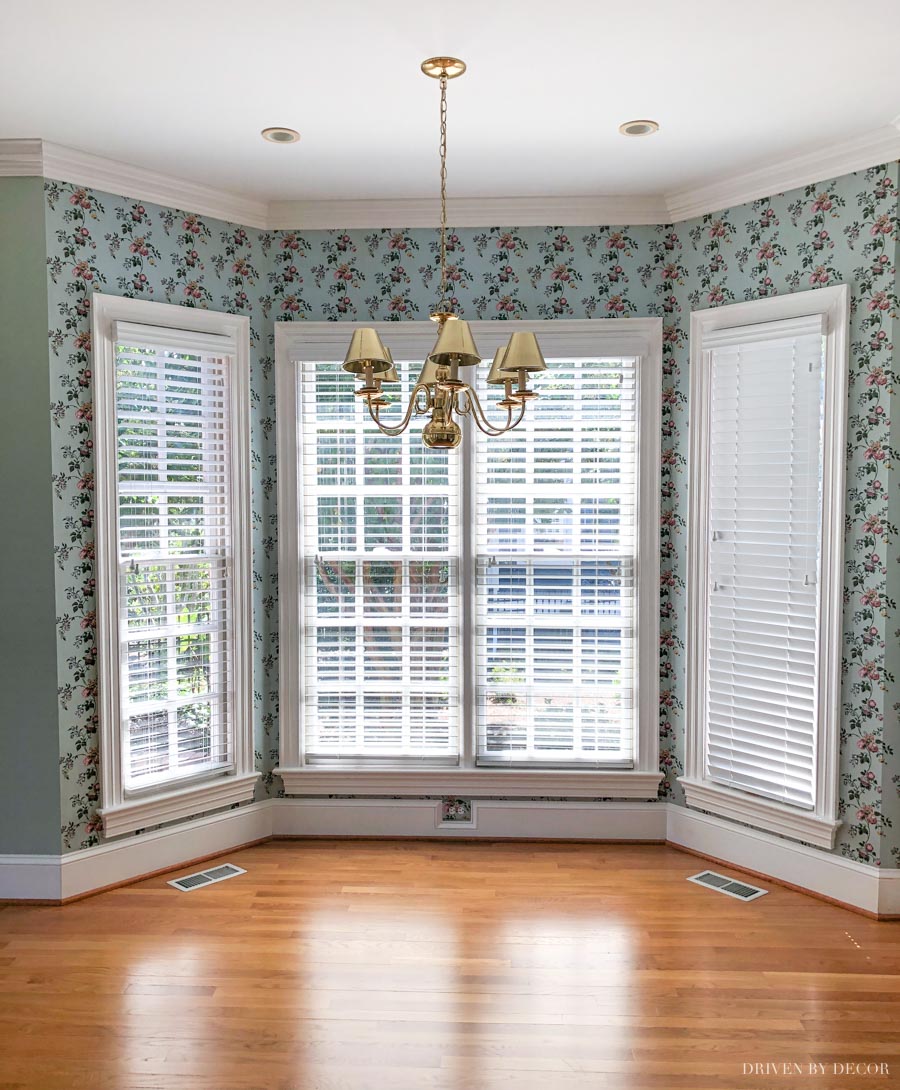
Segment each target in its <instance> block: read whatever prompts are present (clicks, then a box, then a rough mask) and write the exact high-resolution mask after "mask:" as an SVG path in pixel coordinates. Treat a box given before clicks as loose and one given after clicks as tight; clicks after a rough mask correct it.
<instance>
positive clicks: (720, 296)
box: [706, 284, 725, 303]
mask: <svg viewBox="0 0 900 1090" xmlns="http://www.w3.org/2000/svg"><path fill="white" fill-rule="evenodd" d="M706 298H707V301H708V302H710V303H722V302H724V300H725V293H724V292H723V291H722V289H721V287H719V285H718V284H716V285H715V286H714V287H712V288H710V290H709V292H708V293H707V296H706Z"/></svg>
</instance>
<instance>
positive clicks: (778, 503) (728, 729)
mask: <svg viewBox="0 0 900 1090" xmlns="http://www.w3.org/2000/svg"><path fill="white" fill-rule="evenodd" d="M713 336H714V337H715V338H716V339H715V340H713V342H712V344H713V347H711V359H710V365H711V371H710V380H711V385H710V390H711V394H710V450H709V522H708V526H709V542H708V548H709V572H708V579H709V586H708V622H707V623H708V661H707V681H706V684H707V693H706V698H707V767H708V775H709V777H710V778H711V779H713V780H715V781H717V782H719V783H723V784H727V785H729V786H731V787H736V788H740V789H742V790H745V791H750V792H752V793H755V794H758V795H764V796H766V797H767V798H773V799H777V800H779V801H781V802H785V803H789V804H793V805H795V806H799V807H805V808H809V807H812V806H813V804H814V791H815V751H814V750H815V737H816V729H815V726H816V689H817V631H818V624H817V612H818V601H819V552H820V539H821V482H822V411H823V392H824V386H823V383H824V350H823V337H822V325H821V319H820V318H819V317H818V316H817V317H816V318H815V319H812V320H810V319H801V320H798V321H797V322H795V323H791V322H781V323H777V324H773V325H772V326H769V327H767V326H755V327H751V328H750V329H749V330H747V331H741V330H728V331H721V332H720V333H719V334H717V335H713ZM705 347H710V345H709V343H708V342H707V344H705Z"/></svg>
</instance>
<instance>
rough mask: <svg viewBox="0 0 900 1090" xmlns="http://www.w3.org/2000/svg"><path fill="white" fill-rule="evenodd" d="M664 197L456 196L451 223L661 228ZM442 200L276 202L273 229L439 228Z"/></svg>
mask: <svg viewBox="0 0 900 1090" xmlns="http://www.w3.org/2000/svg"><path fill="white" fill-rule="evenodd" d="M668 215H669V214H668V209H667V208H666V203H665V200H664V199H663V198H662V197H661V196H650V197H644V196H634V197H628V196H618V197H617V196H609V197H600V196H598V197H480V198H478V197H476V198H468V197H456V198H453V197H451V198H450V199H449V200H448V201H447V220H448V222H449V223H451V224H452V225H453V226H454V227H492V226H495V225H497V224H502V225H503V226H508V225H511V224H515V225H516V226H517V227H545V226H547V225H548V224H553V225H555V224H559V225H563V226H566V227H594V226H597V225H598V224H630V225H638V224H656V223H664V222H667V221H668ZM440 222H441V205H440V201H438V200H437V198H434V199H432V198H430V197H429V198H425V199H413V200H384V201H379V200H371V201H370V200H364V201H273V202H272V203H271V204H270V205H269V227H270V228H273V229H277V228H282V227H284V228H299V229H301V230H302V229H306V230H308V231H317V230H325V229H331V228H336V227H344V228H347V229H348V230H352V229H354V228H356V229H363V228H366V229H368V228H376V227H437V226H438V225H439V224H440Z"/></svg>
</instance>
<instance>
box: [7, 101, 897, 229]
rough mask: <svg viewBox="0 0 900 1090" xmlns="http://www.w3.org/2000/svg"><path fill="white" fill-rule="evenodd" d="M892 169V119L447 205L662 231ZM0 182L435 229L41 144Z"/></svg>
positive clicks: (10, 156)
mask: <svg viewBox="0 0 900 1090" xmlns="http://www.w3.org/2000/svg"><path fill="white" fill-rule="evenodd" d="M895 159H900V115H898V116H897V117H896V118H894V120H893V121H892V122H891V124H889V125H884V126H882V127H881V128H880V129H875V130H873V131H872V132H869V133H866V134H864V135H863V136H859V137H856V138H854V139H852V140H846V141H844V142H843V143H840V144H833V145H830V146H829V147H826V148H822V149H820V150H818V151H815V152H809V153H807V154H804V155H798V156H793V157H791V158H789V159H781V160H779V161H778V162H773V163H770V164H769V165H767V166H762V167H758V168H756V169H754V170H751V171H747V172H744V173H741V174H736V175H731V176H729V177H727V178H722V179H720V180H718V181H716V182H711V183H708V184H703V185H698V186H692V187H686V188H684V189H681V190H677V191H675V192H671V193H668V194H658V195H656V196H605V197H604V196H595V197H497V198H493V197H491V198H465V197H463V198H451V199H450V200H449V201H448V204H447V208H448V218H449V220H450V222H451V223H452V224H453V226H454V227H491V226H495V225H503V226H509V225H513V224H515V225H516V226H518V227H544V226H548V225H553V224H561V225H564V226H567V227H594V226H605V225H609V224H627V225H631V226H638V225H641V224H649V225H656V224H668V223H678V222H681V221H682V220H688V219H693V218H694V217H695V216H702V215H704V214H705V213H708V212H718V211H722V210H723V209H726V208H733V207H735V206H736V205H740V204H747V203H748V202H750V201H754V200H757V199H759V198H760V197H768V196H772V195H774V194H776V193H783V192H785V191H786V190H789V189H796V188H798V187H800V186H804V185H809V184H811V183H814V182H820V181H824V180H826V179H828V178H836V177H840V176H841V175H843V174H850V173H852V172H853V171H856V170H865V169H866V168H868V167H872V166H878V165H879V164H881V163H885V162H890V161H892V160H895ZM0 177H44V178H52V179H54V180H57V181H65V182H70V183H72V184H74V185H83V186H86V187H89V188H91V189H98V190H101V191H102V192H105V193H112V194H115V195H116V196H123V197H130V198H132V199H135V200H141V201H148V202H150V201H152V202H153V203H155V204H161V205H164V206H166V207H170V208H179V209H183V210H184V211H188V212H196V213H198V214H200V215H203V216H212V217H214V218H215V219H222V220H225V221H227V222H230V223H239V224H241V225H243V226H246V227H256V228H262V229H268V230H278V229H281V228H290V229H294V230H298V229H299V230H307V231H317V230H328V229H335V228H346V229H348V230H350V229H357V230H358V229H374V228H382V227H391V226H394V227H436V226H437V225H438V223H439V221H440V204H439V202H438V201H437V200H436V199H432V198H427V199H412V200H361V201H345V200H334V201H332V200H324V201H272V202H269V203H267V202H266V201H263V200H257V199H254V198H252V197H246V196H242V195H240V194H238V193H231V192H229V191H227V190H223V189H215V188H213V187H211V186H205V185H200V184H198V183H197V182H190V181H186V180H185V179H183V178H177V177H175V176H173V175H169V174H162V173H159V172H157V171H153V170H147V169H145V168H144V167H136V166H132V165H130V164H127V163H120V162H117V161H116V160H114V159H105V158H103V157H101V156H98V155H90V154H88V153H87V152H82V151H77V150H76V149H74V148H68V147H64V146H63V145H61V144H53V143H50V142H49V141H46V140H40V139H16V140H0Z"/></svg>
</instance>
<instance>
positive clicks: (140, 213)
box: [131, 204, 147, 223]
mask: <svg viewBox="0 0 900 1090" xmlns="http://www.w3.org/2000/svg"><path fill="white" fill-rule="evenodd" d="M146 215H147V209H146V208H145V207H144V206H143V205H142V204H136V205H135V206H134V207H133V208H132V209H131V218H132V219H133V220H134V222H135V223H140V222H141V221H142V220H143V218H144V217H145V216H146Z"/></svg>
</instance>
